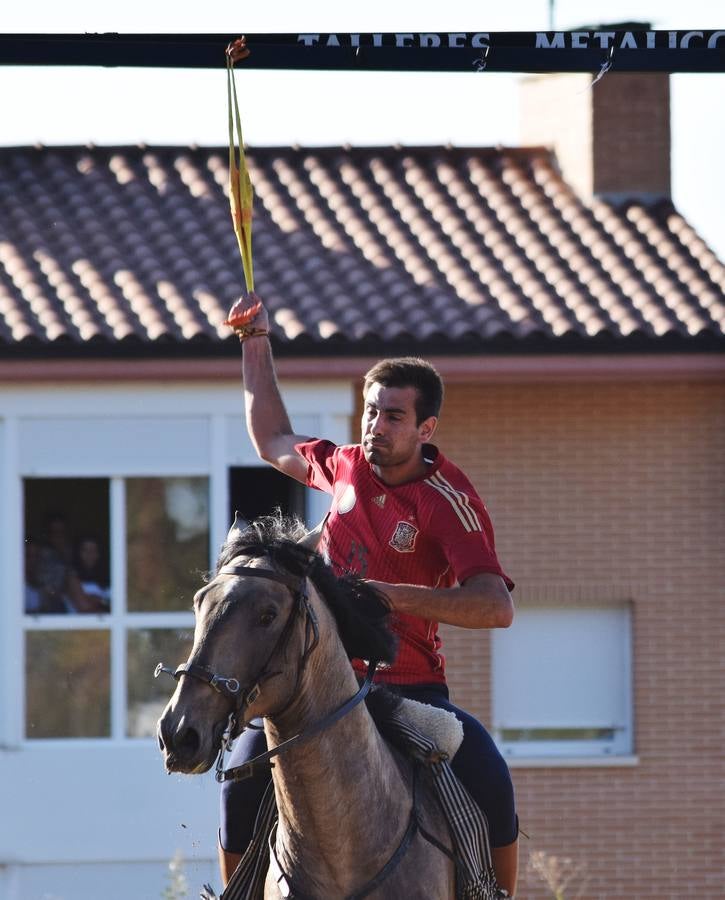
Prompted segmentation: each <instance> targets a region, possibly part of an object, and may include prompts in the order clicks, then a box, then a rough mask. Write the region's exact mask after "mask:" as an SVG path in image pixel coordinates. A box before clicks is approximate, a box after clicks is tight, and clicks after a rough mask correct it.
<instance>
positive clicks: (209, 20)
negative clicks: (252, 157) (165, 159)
mask: <svg viewBox="0 0 725 900" xmlns="http://www.w3.org/2000/svg"><path fill="white" fill-rule="evenodd" d="M247 6H248V8H245V7H247ZM724 8H725V4H724V3H723V2H722V0H687V2H686V3H683V2H682V0H553V24H554V27H555V28H557V29H566V28H573V27H577V26H582V25H597V24H604V23H612V22H623V21H637V22H649V23H651V25H652V27H653V28H654V29H657V30H670V29H672V30H687V29H698V28H699V29H716V28H718V27H724V26H725V21H723V19H725V16H723V15H722V13H723V10H724ZM718 13H720V15H718ZM550 15H551V10H550V0H509V2H508V3H506V2H501V0H496V2H494V0H445V2H441V0H365V2H364V3H350V2H348V3H343V2H341V0H306V2H304V3H301V2H299V0H267V2H258V3H257V4H254V5H252V4H245V3H244V2H241V0H236V2H229V0H203V2H198V0H195V2H191V0H176V2H175V3H173V4H171V3H167V2H161V0H158V2H155V0H123V2H122V3H114V4H111V3H101V2H98V0H66V2H63V3H58V0H34V2H32V3H18V2H13V3H10V2H8V3H6V4H5V5H4V8H3V12H2V16H1V17H0V27H1V28H2V31H3V32H5V33H32V32H40V33H55V32H57V33H61V32H67V33H83V32H108V31H110V32H119V33H138V32H146V33H164V32H168V33H229V34H245V33H255V32H298V31H300V32H323V33H327V32H372V31H382V32H394V31H539V30H546V29H548V28H549V23H550ZM605 77H606V76H605ZM519 80H520V76H518V75H515V74H512V75H508V74H496V73H485V74H483V75H476V74H473V73H472V74H470V75H469V74H467V73H455V74H445V73H355V72H350V73H346V72H289V71H286V72H274V71H265V72H261V71H254V70H248V71H247V72H240V73H239V74H238V76H237V85H238V92H239V101H240V110H241V114H242V121H243V128H244V137H245V140H246V142H247V143H248V144H249V145H250V146H252V147H254V146H279V145H289V144H300V145H302V146H324V145H330V144H345V143H349V144H353V145H358V146H360V145H381V144H403V145H409V146H412V145H420V144H447V143H451V144H454V145H458V146H492V145H497V144H503V145H517V144H518V143H519V109H518V82H519ZM671 94H672V97H671V102H672V186H673V198H674V201H675V203H676V205H677V206H678V208H679V209H680V211H681V212H682V213H683V214H684V215H685V216H686V217H687V218H688V219H689V220H690V222H691V223H692V224H693V225H694V226H695V228H697V229H698V231H699V232H700V234H701V235H702V236H703V237H704V238H705V240H707V241H708V242H709V243H710V245H711V246H712V248H713V249H714V250H715V252H717V253H718V255H719V256H720V258H722V259H725V228H723V227H722V226H721V221H720V220H721V210H722V206H723V198H724V197H725V167H724V166H723V165H722V160H723V159H725V115H723V113H722V109H723V100H724V99H725V75H722V74H716V75H708V74H697V75H674V76H673V77H672V79H671ZM0 121H1V122H2V126H1V127H0V146H26V145H30V144H36V143H42V144H45V145H48V146H52V145H69V144H87V143H94V144H97V145H123V144H137V143H146V144H157V145H184V144H192V143H195V144H200V145H202V146H220V145H224V144H225V143H226V141H227V112H226V83H225V73H224V68H223V60H222V61H221V62H220V68H219V71H212V70H193V69H176V70H161V69H159V70H156V69H111V68H108V69H106V68H95V67H94V68H91V67H77V68H76V67H62V68H61V67H58V68H50V67H35V68H31V67H4V66H0Z"/></svg>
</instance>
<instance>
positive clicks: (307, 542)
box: [297, 513, 330, 550]
mask: <svg viewBox="0 0 725 900" xmlns="http://www.w3.org/2000/svg"><path fill="white" fill-rule="evenodd" d="M329 515H330V514H329V513H327V515H326V516H325V518H324V519H323V520H322V521H321V522H319V523H318V524H317V525H315V527H314V528H313V529H312V531H308V532H307V534H305V535H303V536H302V537H301V538H300V539H299V540H298V541H297V543H298V544H300V546H302V547H305V548H306V549H307V550H317V548H318V546H319V544H320V539H321V537H322V531H323V529H324V527H325V522H327V516H329Z"/></svg>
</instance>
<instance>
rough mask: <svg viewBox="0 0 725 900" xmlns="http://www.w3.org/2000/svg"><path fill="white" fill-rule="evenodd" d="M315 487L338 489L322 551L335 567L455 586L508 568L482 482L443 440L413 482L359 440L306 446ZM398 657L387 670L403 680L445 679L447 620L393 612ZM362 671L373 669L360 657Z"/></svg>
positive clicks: (301, 448)
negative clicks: (380, 465)
mask: <svg viewBox="0 0 725 900" xmlns="http://www.w3.org/2000/svg"><path fill="white" fill-rule="evenodd" d="M295 449H296V450H297V452H298V453H299V454H300V455H301V456H302V457H303V458H304V459H305V460H306V461H307V464H308V466H307V484H308V485H309V486H310V487H314V488H317V489H318V490H322V491H326V492H327V493H329V494H332V496H333V499H332V506H331V509H330V515H329V517H328V519H327V523H326V525H325V529H324V531H323V535H322V541H321V545H320V550H321V552H323V553H324V554H325V555H326V556H327V557H328V558H329V560H330V563H331V565H332V567H333V569H334V570H335V571H336V572H337V573H338V574H342V573H345V572H354V573H355V574H357V575H360V576H362V577H363V578H369V579H372V580H374V581H384V582H387V583H388V584H416V585H422V586H425V587H444V588H445V587H452V586H454V585H455V584H462V583H463V582H464V581H465V580H466V579H467V578H470V577H471V576H472V575H476V574H479V573H481V572H492V573H494V574H496V575H500V576H501V577H502V578H503V579H504V580H505V582H506V584H507V586H508V587H509V588H512V587H513V582H512V581H511V580H510V579H509V578H508V577H507V576H506V575H505V574H504V572H503V570H502V569H501V566H500V565H499V562H498V559H497V558H496V551H495V548H494V536H493V527H492V525H491V520H490V518H489V516H488V512H487V511H486V507H485V506H484V504H483V501H482V500H481V498H480V497H479V496H478V494H477V493H476V491H475V489H474V488H473V485H472V484H471V483H470V481H469V480H468V479H467V478H466V476H465V475H464V474H463V472H461V470H460V469H459V468H458V467H457V466H455V465H454V464H453V463H451V462H449V461H448V460H447V459H446V458H445V457H444V456H443V454H442V453H440V452H439V451H438V449H437V448H436V447H433V446H432V445H430V444H426V445H425V446H424V448H423V450H424V458H425V459H426V462H427V463H428V471H427V472H426V473H425V474H424V475H422V476H421V477H420V478H417V479H415V480H414V481H409V482H407V483H405V484H399V485H395V486H392V487H391V486H390V485H387V484H385V483H384V482H382V481H380V479H378V478H377V476H376V475H375V473H374V472H373V469H372V467H371V466H370V464H369V463H368V462H367V460H366V459H365V456H364V454H363V450H362V447H361V446H360V445H359V444H353V445H347V446H342V447H338V446H336V445H335V444H333V443H331V442H330V441H325V440H311V441H306V442H303V443H301V444H297V446H296V448H295ZM392 624H393V629H394V630H395V631H396V633H397V634H398V637H399V648H398V656H397V659H396V660H395V662H394V663H393V664H392V665H390V666H387V667H385V668H383V669H381V671H380V679H379V680H381V681H387V682H391V683H393V684H426V683H427V684H430V683H445V659H444V657H443V655H442V653H441V640H440V638H439V636H438V623H437V622H433V621H430V620H428V619H422V618H420V617H419V616H414V615H409V614H407V613H394V614H393V623H392ZM353 665H355V668H356V669H357V670H358V671H359V672H360V673H362V674H364V672H365V666H364V665H363V664H362V663H361V662H359V661H356V660H354V661H353Z"/></svg>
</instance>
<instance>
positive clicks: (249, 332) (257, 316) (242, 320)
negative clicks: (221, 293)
mask: <svg viewBox="0 0 725 900" xmlns="http://www.w3.org/2000/svg"><path fill="white" fill-rule="evenodd" d="M224 324H225V325H228V326H229V327H230V328H233V329H234V331H235V332H236V334H238V335H239V338H240V340H242V341H243V340H245V338H248V337H255V336H256V335H263V334H268V332H269V315H268V314H267V310H266V309H265V308H264V304H263V303H262V301H261V299H260V298H259V297H258V296H257V294H255V293H254V291H250V293H249V294H247V296H246V297H240V298H239V299H238V300H237V301H236V302H235V303H234V304H233V306H232V308H231V309H230V310H229V315H228V316H227V318H226V320H225V322H224Z"/></svg>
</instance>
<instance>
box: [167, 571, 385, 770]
mask: <svg viewBox="0 0 725 900" xmlns="http://www.w3.org/2000/svg"><path fill="white" fill-rule="evenodd" d="M217 575H236V576H238V577H251V578H264V579H266V580H267V581H276V582H279V584H283V585H284V586H285V587H287V588H288V589H289V590H290V591H291V592H292V597H293V600H294V602H293V604H292V609H291V610H290V613H289V616H288V617H287V621H286V622H285V625H284V628H283V629H282V631H281V632H280V635H279V637H278V638H277V641H276V643H275V645H274V647H273V648H272V650H271V652H270V654H269V656H268V657H267V659H266V661H265V663H264V665H263V666H262V668H261V669H260V671H259V672H258V673H257V675H256V677H255V678H253V679H252V680H251V684H250V686H248V687H246V688H245V689H242V686H241V685H240V683H239V681H238V680H237V679H236V678H226V677H225V676H223V675H218V674H217V673H216V672H212V671H211V670H210V669H209V668H207V667H206V666H200V665H197V664H196V663H182V665H180V666H177V667H176V669H170V668H168V667H167V666H165V665H164V664H163V663H159V664H158V665H157V666H156V669H155V671H154V678H158V677H159V675H161V673H162V672H163V673H165V674H167V675H171V677H172V678H175V679H176V681H179V680H180V678H181V677H182V676H183V675H189V676H190V677H192V678H196V679H197V680H198V681H202V682H204V683H205V684H208V685H209V687H211V688H213V689H214V690H215V691H217V692H218V693H220V694H223V695H224V696H225V697H227V698H228V699H229V700H231V701H232V704H233V709H232V711H231V713H230V715H229V723H228V725H227V728H226V730H225V735H224V737H223V738H222V746H221V750H220V751H219V759H218V760H217V769H216V780H217V781H219V782H222V781H242V780H243V779H245V778H250V777H251V776H252V775H253V773H254V770H255V768H256V767H258V766H259V765H260V764H264V765H267V764H268V760H269V759H271V758H272V757H273V756H277V755H279V754H280V753H282V752H283V750H286V749H288V748H289V747H290V746H292V745H293V744H297V743H300V742H301V741H303V740H305V739H307V738H309V737H312V736H313V735H314V734H318V733H319V732H320V731H323V730H324V729H325V728H328V727H329V726H330V725H332V724H333V723H334V722H337V721H338V719H341V718H342V717H343V716H344V715H346V714H347V713H348V712H350V710H351V709H353V708H354V707H355V706H357V704H358V703H360V701H361V700H363V699H364V698H365V697H366V695H367V694H368V692H369V691H370V688H371V686H372V682H373V676H374V674H375V668H376V666H377V663H376V662H374V661H371V662H370V664H369V666H368V672H367V676H366V678H365V681H364V683H363V684H362V686H361V688H360V690H359V691H358V692H357V693H356V694H355V695H354V696H353V697H351V698H350V700H348V701H346V702H345V703H343V705H342V706H340V707H339V708H338V709H336V710H334V712H332V713H330V715H328V716H326V717H325V718H324V719H322V720H321V721H320V722H317V723H315V724H314V725H312V726H311V727H310V728H309V729H308V730H307V731H305V732H301V733H300V734H297V735H295V736H294V737H292V738H289V740H286V741H283V742H282V743H281V744H279V745H278V746H277V747H275V748H273V749H272V750H268V751H267V752H266V753H262V754H260V755H259V756H255V757H254V759H250V760H249V761H248V762H246V763H244V765H241V766H235V767H234V768H233V769H227V770H226V771H224V770H223V768H222V761H223V758H224V753H225V751H226V750H229V749H231V743H232V740H233V739H234V738H235V737H236V736H237V734H238V732H237V731H236V729H237V724H238V722H239V721H240V719H241V716H240V713H242V712H243V711H244V710H245V709H247V707H249V706H251V705H252V704H253V703H254V702H255V700H257V698H258V697H259V695H260V693H261V691H262V688H261V685H262V684H263V683H264V682H265V681H267V680H269V679H270V678H273V677H275V676H276V675H281V674H282V673H281V671H270V664H271V662H272V660H273V659H274V658H275V657H276V656H277V654H278V653H279V652H280V651H283V650H284V649H285V648H286V646H287V644H288V642H289V640H290V638H291V636H292V630H293V627H294V624H295V620H296V618H297V615H298V614H303V613H304V615H305V617H306V619H305V644H304V648H303V651H302V656H301V658H300V663H299V666H298V667H297V683H296V685H295V688H294V690H293V691H292V693H291V696H290V701H289V703H287V704H286V705H285V706H284V707H283V708H282V709H280V710H277V711H276V712H275V713H274V715H280V714H281V713H282V712H284V711H285V710H286V709H287V707H288V706H289V705H290V704H291V703H292V701H293V700H294V698H295V696H296V694H297V688H298V687H299V682H300V679H301V677H302V673H303V671H304V669H305V666H306V664H307V660H308V659H309V657H310V654H311V653H312V651H313V650H314V649H315V647H316V646H317V644H318V643H319V640H320V630H319V625H318V622H317V616H316V614H315V611H314V609H313V608H312V605H311V604H310V601H309V598H308V596H307V574H306V573H305V574H304V575H288V574H286V573H284V572H275V571H274V570H273V569H255V568H252V567H251V566H232V565H229V566H222V568H221V569H219V571H218V572H217ZM252 727H257V726H252Z"/></svg>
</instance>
